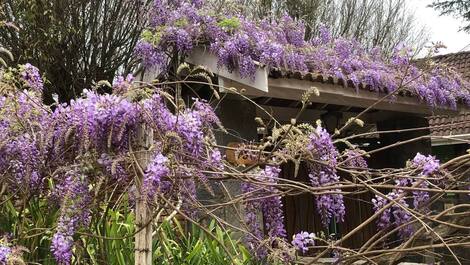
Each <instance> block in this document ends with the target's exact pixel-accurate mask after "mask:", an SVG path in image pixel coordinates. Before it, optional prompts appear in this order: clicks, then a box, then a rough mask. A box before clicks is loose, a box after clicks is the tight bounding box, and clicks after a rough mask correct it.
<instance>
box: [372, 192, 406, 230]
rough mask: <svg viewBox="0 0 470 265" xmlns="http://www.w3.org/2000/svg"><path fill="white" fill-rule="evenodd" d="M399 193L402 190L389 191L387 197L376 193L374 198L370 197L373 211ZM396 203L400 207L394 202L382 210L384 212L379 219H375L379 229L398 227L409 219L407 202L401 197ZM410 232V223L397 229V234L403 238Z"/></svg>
mask: <svg viewBox="0 0 470 265" xmlns="http://www.w3.org/2000/svg"><path fill="white" fill-rule="evenodd" d="M401 194H402V192H400V191H393V192H390V193H388V194H387V195H386V197H387V199H385V198H383V197H380V196H377V195H376V196H375V198H374V199H372V204H373V209H374V211H378V210H380V209H382V208H383V207H385V205H387V204H388V203H389V202H390V201H391V200H396V199H398V197H399V196H400V195H401ZM398 203H399V204H400V205H401V206H402V207H400V205H398V204H397V203H394V204H393V205H392V206H391V207H388V208H387V209H385V210H384V212H382V214H381V215H380V218H379V220H377V227H378V228H379V229H387V228H392V227H398V226H401V225H403V224H406V223H408V222H410V221H411V215H410V214H409V213H408V211H407V210H406V209H407V208H408V207H409V206H408V203H407V202H406V201H405V199H404V198H403V197H402V198H401V199H399V200H398ZM403 208H405V209H403ZM412 233H413V227H412V226H411V225H405V226H403V227H402V228H400V229H399V230H398V234H399V236H400V237H401V238H403V239H404V238H407V237H409V236H410V235H411V234H412Z"/></svg>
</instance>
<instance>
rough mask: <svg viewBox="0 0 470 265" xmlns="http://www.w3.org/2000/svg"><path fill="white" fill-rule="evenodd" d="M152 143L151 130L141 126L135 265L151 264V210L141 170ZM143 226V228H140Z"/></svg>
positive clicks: (145, 164)
mask: <svg viewBox="0 0 470 265" xmlns="http://www.w3.org/2000/svg"><path fill="white" fill-rule="evenodd" d="M152 144H153V132H152V130H150V129H148V128H146V127H145V126H143V125H142V126H141V127H140V128H139V130H138V132H137V135H136V147H137V148H136V151H137V152H136V154H135V156H136V158H137V161H136V162H137V163H138V164H137V165H136V166H137V167H140V169H139V170H137V171H138V172H137V176H136V185H137V194H136V199H137V201H136V207H135V224H136V229H138V230H140V229H141V230H140V231H139V232H137V233H136V234H135V236H134V239H135V265H151V264H152V212H151V211H150V208H149V204H148V202H147V199H148V198H147V196H146V195H145V194H143V186H142V183H143V178H144V176H143V174H142V173H143V171H144V170H145V168H146V167H147V165H148V163H149V161H150V159H151V153H150V148H151V146H152ZM142 227H143V228H142Z"/></svg>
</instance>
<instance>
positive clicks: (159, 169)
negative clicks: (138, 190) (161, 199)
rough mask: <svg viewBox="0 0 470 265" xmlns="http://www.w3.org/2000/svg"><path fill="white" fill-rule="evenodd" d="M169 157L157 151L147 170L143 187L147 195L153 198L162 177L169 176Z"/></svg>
mask: <svg viewBox="0 0 470 265" xmlns="http://www.w3.org/2000/svg"><path fill="white" fill-rule="evenodd" d="M168 161H169V160H168V158H167V157H165V156H164V155H162V154H161V153H159V152H157V153H156V154H155V155H154V156H153V158H152V160H151V161H150V163H149V165H148V166H147V169H146V170H145V175H144V182H143V187H144V188H145V191H146V195H147V196H149V197H150V198H152V197H153V196H155V192H156V191H157V190H158V188H159V186H160V183H161V181H162V178H164V177H167V176H168V175H169V173H170V169H169V168H168V166H167V163H168Z"/></svg>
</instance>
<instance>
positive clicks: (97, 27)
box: [0, 0, 145, 101]
mask: <svg viewBox="0 0 470 265" xmlns="http://www.w3.org/2000/svg"><path fill="white" fill-rule="evenodd" d="M144 5H145V1H128V0H94V1H90V0H52V1H50V0H4V1H0V21H8V22H11V23H13V24H14V25H16V26H17V27H18V28H19V30H17V31H16V30H14V29H12V28H9V27H4V28H0V42H1V43H2V44H3V45H4V46H5V48H6V49H8V50H10V51H11V52H12V53H13V55H14V57H15V58H16V59H17V62H18V63H24V62H30V63H32V64H34V65H37V66H38V67H39V68H41V69H42V70H44V73H45V77H46V78H47V79H48V80H50V81H51V82H49V83H48V85H47V89H48V93H46V94H47V95H46V100H48V101H50V100H51V98H50V96H51V95H52V94H53V93H56V94H58V95H59V98H60V100H62V101H67V100H69V99H71V98H74V97H75V96H76V95H77V94H79V93H80V92H81V90H82V89H84V88H87V87H89V86H90V85H91V84H92V82H93V81H99V80H104V79H106V80H110V79H112V78H113V77H114V76H115V74H116V72H117V71H118V69H125V68H129V67H131V66H132V51H133V48H134V46H135V43H136V42H137V40H138V39H139V37H140V32H141V27H142V24H143V23H142V22H143V16H142V13H141V11H142V7H143V6H144ZM52 84H53V85H52Z"/></svg>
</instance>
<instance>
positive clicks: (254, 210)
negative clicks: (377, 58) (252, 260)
mask: <svg viewBox="0 0 470 265" xmlns="http://www.w3.org/2000/svg"><path fill="white" fill-rule="evenodd" d="M280 172H281V170H280V169H279V168H278V167H274V166H266V168H265V169H264V170H261V171H260V172H259V173H258V174H256V180H258V181H262V182H267V183H270V184H272V185H269V186H266V187H263V188H261V189H258V188H257V187H256V186H255V185H254V184H250V183H243V184H242V186H241V188H242V192H243V193H247V194H251V195H250V196H249V198H248V201H247V202H246V203H245V223H246V225H247V226H248V228H249V232H250V234H248V235H247V236H246V242H247V245H248V247H249V249H250V250H251V251H252V252H253V253H255V255H256V256H257V257H258V258H260V259H262V258H264V257H265V256H266V253H267V250H266V249H265V248H264V247H262V246H260V245H259V241H260V239H263V238H264V236H263V233H262V231H261V227H260V226H259V222H258V220H257V219H258V218H257V215H258V213H259V211H260V210H261V212H262V214H263V218H264V229H265V232H266V235H267V237H268V238H269V239H270V240H275V239H276V238H285V237H286V230H285V227H284V214H283V210H282V201H281V196H279V195H277V193H278V192H279V191H278V190H277V188H276V187H275V184H276V183H277V179H278V177H279V173H280Z"/></svg>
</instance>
